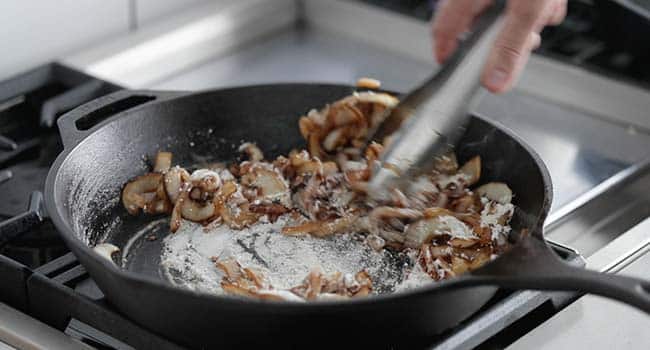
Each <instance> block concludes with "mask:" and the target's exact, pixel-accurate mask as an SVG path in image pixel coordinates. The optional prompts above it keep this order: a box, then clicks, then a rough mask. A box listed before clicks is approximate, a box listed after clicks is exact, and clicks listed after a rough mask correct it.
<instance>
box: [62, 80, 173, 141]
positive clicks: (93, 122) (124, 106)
mask: <svg viewBox="0 0 650 350" xmlns="http://www.w3.org/2000/svg"><path fill="white" fill-rule="evenodd" d="M184 94H186V93H185V92H176V91H145V90H120V91H117V92H114V93H112V94H108V95H106V96H103V97H100V98H97V99H95V100H92V101H90V102H88V103H85V104H83V105H81V106H79V107H77V108H75V109H73V110H71V111H69V112H67V113H66V114H64V115H62V116H61V117H60V118H59V120H58V121H57V124H58V126H59V133H60V134H61V140H62V141H63V147H64V148H66V149H68V148H72V147H75V146H76V145H78V144H79V142H81V141H82V140H83V139H85V138H86V136H88V135H90V134H91V133H92V132H93V131H95V127H96V126H97V125H99V124H102V123H103V122H104V121H105V120H106V119H109V118H111V117H113V116H115V115H118V114H120V113H122V112H126V111H128V110H130V109H133V108H135V107H138V106H142V105H145V104H149V103H152V102H154V101H160V100H164V99H169V98H172V97H177V96H182V95H184Z"/></svg>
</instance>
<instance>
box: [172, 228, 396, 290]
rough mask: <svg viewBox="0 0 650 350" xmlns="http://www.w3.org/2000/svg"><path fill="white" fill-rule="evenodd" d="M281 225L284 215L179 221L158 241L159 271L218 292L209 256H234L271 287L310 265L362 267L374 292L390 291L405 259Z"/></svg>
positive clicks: (294, 280)
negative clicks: (248, 221)
mask: <svg viewBox="0 0 650 350" xmlns="http://www.w3.org/2000/svg"><path fill="white" fill-rule="evenodd" d="M284 226H286V218H285V217H281V218H280V219H279V220H278V221H276V222H275V223H258V224H256V225H254V226H252V227H250V228H247V229H244V230H240V231H235V230H231V229H229V228H228V227H227V226H225V225H220V226H217V227H212V228H208V229H206V228H204V227H203V226H201V225H199V224H195V223H192V222H188V221H184V222H183V224H182V225H181V228H180V229H179V230H178V231H177V232H176V233H175V234H170V235H168V236H167V237H166V238H165V240H164V242H163V244H164V246H163V253H162V256H161V268H162V271H163V273H164V275H165V276H166V277H167V279H169V280H170V281H171V282H172V283H174V284H176V285H180V286H183V287H186V288H189V289H192V290H198V291H204V292H212V293H222V291H221V287H220V285H219V284H220V281H221V278H222V277H223V275H222V273H221V271H220V270H218V269H217V268H216V267H214V264H213V263H212V261H211V257H213V256H214V257H219V258H225V257H229V256H233V257H235V258H236V259H237V260H238V261H239V262H240V263H241V265H242V266H244V267H253V268H258V269H260V270H262V271H263V272H264V273H265V275H266V276H268V277H269V280H270V281H271V284H272V285H273V287H274V288H275V289H288V288H291V287H294V286H296V285H298V284H300V282H302V280H303V279H304V278H305V276H307V274H308V273H309V271H310V270H311V269H312V267H315V266H319V267H320V268H321V269H322V270H323V272H325V273H332V272H335V271H339V272H342V273H344V274H345V273H349V274H355V273H356V272H358V271H360V270H362V269H365V270H366V271H367V272H368V273H369V274H370V276H371V278H372V280H373V285H374V288H375V291H376V292H382V293H383V292H390V291H393V290H394V288H395V286H396V285H397V284H398V283H400V282H401V279H402V275H403V270H404V266H403V265H404V262H403V261H402V260H400V259H398V258H396V257H395V256H394V254H393V253H390V252H388V251H386V250H382V251H380V252H377V251H375V250H373V249H372V248H370V247H369V246H368V245H367V244H366V243H365V242H364V241H363V240H362V239H360V238H359V236H356V235H353V234H343V235H336V236H333V237H330V238H327V239H322V238H315V237H311V236H304V237H293V236H286V235H283V234H282V233H281V229H282V227H284Z"/></svg>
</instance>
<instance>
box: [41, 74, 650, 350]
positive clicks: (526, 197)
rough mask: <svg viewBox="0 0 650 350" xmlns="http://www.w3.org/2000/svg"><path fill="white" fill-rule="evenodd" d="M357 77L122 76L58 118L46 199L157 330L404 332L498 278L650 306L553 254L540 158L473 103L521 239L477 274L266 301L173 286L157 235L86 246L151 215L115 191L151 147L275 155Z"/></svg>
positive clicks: (196, 335) (443, 324)
mask: <svg viewBox="0 0 650 350" xmlns="http://www.w3.org/2000/svg"><path fill="white" fill-rule="evenodd" d="M352 91H353V89H352V88H350V87H347V86H338V85H317V84H282V85H262V86H250V87H239V88H232V89H225V90H215V91H207V92H200V93H193V94H189V93H177V92H156V91H127V90H125V91H121V92H117V93H114V94H112V95H108V96H105V97H102V98H99V99H97V100H94V101H92V102H89V103H87V104H85V105H83V106H81V107H79V108H77V109H75V110H73V111H71V112H69V113H68V114H66V115H64V116H63V117H61V119H60V120H59V129H60V133H61V136H62V139H63V143H64V146H65V150H64V152H63V153H62V154H61V155H60V156H59V157H58V158H57V160H56V162H55V163H54V165H53V166H52V168H51V170H50V173H49V175H48V178H47V184H46V205H47V210H48V212H49V214H50V216H51V217H52V220H53V221H54V224H55V225H56V227H57V228H58V230H59V231H60V232H61V234H62V236H63V238H64V240H65V241H66V243H67V245H68V246H69V247H70V249H71V250H72V251H73V252H74V254H75V255H76V256H77V257H78V258H79V260H80V261H81V263H82V264H83V266H84V267H85V268H86V269H87V270H88V272H89V274H90V275H91V276H92V278H93V279H94V280H95V281H96V283H97V284H98V285H99V287H100V288H101V290H102V291H103V292H104V293H105V294H106V296H107V297H108V299H109V301H110V302H112V303H113V304H115V306H116V307H117V308H119V309H120V310H121V311H122V312H123V313H124V314H126V315H127V316H129V317H131V318H132V319H134V320H135V321H137V322H139V323H140V324H142V325H143V326H145V327H147V328H149V329H150V330H152V331H154V332H157V333H159V334H160V335H163V336H165V337H168V338H171V339H173V340H175V341H177V342H179V343H180V344H183V345H186V346H190V347H195V348H200V347H204V348H212V347H216V346H233V345H236V346H238V347H240V346H247V345H254V344H269V343H270V342H273V344H275V345H278V346H279V345H283V344H299V343H307V344H308V345H309V346H317V347H321V346H325V345H328V344H333V345H338V346H341V344H345V345H346V346H347V345H351V343H350V342H354V343H360V344H363V345H364V346H367V345H369V344H371V343H376V344H381V345H384V346H385V345H386V344H400V343H403V342H404V341H407V340H409V341H413V340H416V339H422V338H425V337H431V336H434V335H437V334H439V333H441V332H443V331H444V330H446V329H448V328H450V327H452V326H455V325H457V324H458V323H459V322H460V321H462V320H464V319H466V318H468V317H469V316H470V315H472V314H473V313H475V312H476V311H477V310H479V309H480V308H481V307H482V306H483V305H484V304H485V303H486V302H487V301H488V300H489V299H490V298H491V297H492V296H493V295H494V293H495V292H496V290H497V287H505V288H521V289H542V290H571V291H583V292H588V293H594V294H600V295H604V296H606V297H610V298H613V299H617V300H620V301H623V302H626V303H628V304H631V305H634V306H636V307H638V308H640V309H642V310H644V311H646V312H650V293H649V291H650V284H649V283H647V282H644V281H639V280H636V279H632V278H625V277H621V276H614V275H606V274H600V273H596V272H592V271H586V270H583V269H579V268H574V267H571V266H569V265H567V264H565V263H564V262H562V261H561V260H560V259H558V258H557V257H556V256H555V254H554V253H553V252H552V251H551V250H550V248H549V247H548V246H547V245H546V243H545V241H544V239H543V236H542V229H541V228H542V224H543V222H544V219H545V217H546V215H547V212H548V209H549V207H550V204H551V193H552V191H551V182H550V178H549V175H548V172H547V170H546V168H545V166H544V164H543V163H542V161H541V160H540V159H539V157H538V156H537V155H536V154H535V153H534V152H533V151H532V150H531V149H530V148H529V147H528V146H527V145H525V143H524V142H522V141H521V140H520V139H519V138H518V137H516V136H515V135H513V134H512V133H511V132H510V131H508V130H506V129H505V128H503V127H502V126H498V125H495V124H494V123H492V122H488V121H486V120H484V119H482V118H480V117H473V119H472V121H471V123H470V126H469V128H468V131H467V133H466V134H465V136H464V138H463V140H462V141H461V144H460V146H459V148H458V149H457V153H458V155H459V158H460V161H461V162H462V161H464V160H466V159H468V158H469V157H471V156H474V155H477V154H478V155H480V156H481V157H482V159H483V175H482V178H481V181H483V182H488V181H495V180H498V181H503V182H506V183H507V184H508V185H509V186H510V187H511V188H512V190H513V192H514V193H515V194H516V196H515V198H514V203H515V204H516V206H517V210H516V212H515V214H514V217H513V220H512V227H513V233H512V235H511V237H510V239H511V241H512V242H513V243H514V247H513V248H512V249H511V250H510V251H508V252H507V253H505V254H504V255H502V256H500V257H499V258H497V259H495V260H494V261H492V262H491V263H489V264H487V265H486V266H484V267H482V268H480V269H478V270H476V271H474V272H473V273H471V274H466V275H463V276H460V277H458V278H455V279H452V280H448V281H443V282H440V283H435V284H433V283H432V284H431V285H430V286H427V287H425V288H421V289H417V290H413V291H410V292H405V293H401V294H392V295H383V296H378V297H372V298H362V299H358V300H353V301H347V302H315V303H307V304H298V303H284V302H262V301H257V300H240V299H235V298H231V297H217V296H211V295H205V294H199V293H195V292H192V291H189V290H183V289H180V288H177V287H173V286H172V285H170V284H169V283H166V282H165V281H163V280H162V279H161V278H160V277H158V273H157V264H156V262H157V261H158V254H159V253H160V251H159V250H160V246H159V245H158V246H155V245H154V246H153V248H147V249H142V250H140V251H139V256H138V257H135V258H133V259H134V260H135V262H133V259H129V262H128V263H127V264H126V268H118V267H117V266H116V265H114V264H112V263H111V262H109V261H108V260H106V259H104V258H101V257H100V256H99V255H97V254H95V253H94V252H93V251H92V249H91V248H89V246H93V245H94V244H96V243H99V242H104V241H107V242H112V243H113V244H115V245H117V246H119V247H124V245H125V244H126V242H127V241H128V240H129V238H131V237H132V236H133V235H134V234H135V232H136V231H138V230H139V229H140V228H142V227H143V226H144V225H146V224H147V223H148V222H150V221H151V220H152V218H151V217H144V216H140V217H131V216H129V215H128V214H127V213H126V211H125V210H123V208H122V206H121V203H120V201H119V196H120V190H121V188H122V186H123V185H124V184H125V183H126V182H127V181H128V180H129V179H131V178H133V177H134V176H136V175H140V174H142V173H143V172H145V171H148V169H149V164H147V162H146V161H145V160H144V159H143V156H149V157H152V156H153V155H155V153H156V152H157V151H158V150H160V149H165V150H168V151H171V152H173V154H174V163H175V164H183V165H189V164H195V163H196V162H197V161H198V160H199V159H200V158H201V157H203V158H206V157H207V158H210V159H212V160H222V161H223V160H230V159H232V158H233V156H234V154H235V153H236V152H235V150H234V149H233V148H231V146H230V145H231V144H235V145H239V144H240V143H241V141H242V140H246V141H256V142H257V143H258V145H259V146H260V147H261V149H262V150H264V151H265V154H266V155H267V157H270V156H274V155H276V154H279V153H286V152H288V151H289V150H291V149H292V148H295V147H300V146H302V145H303V142H302V138H301V137H300V134H299V131H298V127H297V120H298V117H299V116H300V115H301V114H303V113H305V112H307V111H308V110H309V109H311V108H314V107H319V106H323V105H325V104H326V103H329V102H331V101H334V100H336V99H338V98H341V97H343V96H346V95H348V94H350V93H351V92H352ZM107 118H108V119H107ZM526 232H528V233H527V234H526ZM158 241H160V240H158ZM346 339H349V340H346Z"/></svg>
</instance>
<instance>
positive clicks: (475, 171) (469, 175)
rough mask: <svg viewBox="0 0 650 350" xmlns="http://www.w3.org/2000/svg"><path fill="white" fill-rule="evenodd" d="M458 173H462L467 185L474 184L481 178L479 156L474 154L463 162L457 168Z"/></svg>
mask: <svg viewBox="0 0 650 350" xmlns="http://www.w3.org/2000/svg"><path fill="white" fill-rule="evenodd" d="M458 173H459V174H463V175H464V177H465V181H466V182H467V185H468V186H471V185H474V184H475V183H477V182H478V180H479V179H480V178H481V157H480V156H476V157H474V158H472V159H470V160H468V161H467V163H465V164H463V166H462V167H461V168H460V169H458Z"/></svg>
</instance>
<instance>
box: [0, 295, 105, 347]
mask: <svg viewBox="0 0 650 350" xmlns="http://www.w3.org/2000/svg"><path fill="white" fill-rule="evenodd" d="M2 343H5V344H8V345H9V346H12V347H15V348H18V349H24V350H45V349H47V350H64V349H65V350H76V349H79V350H91V349H92V348H91V347H90V346H88V345H86V344H83V343H81V342H79V341H77V340H75V339H72V338H70V337H68V336H66V335H65V334H63V333H61V332H60V331H58V330H56V329H54V328H52V327H50V326H48V325H46V324H45V323H42V322H40V321H38V320H35V319H33V318H31V317H29V316H27V315H25V314H23V313H21V312H19V311H17V310H15V309H12V308H11V307H9V306H7V305H5V304H2V303H0V344H2ZM1 348H2V347H1V346H0V349H1Z"/></svg>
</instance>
